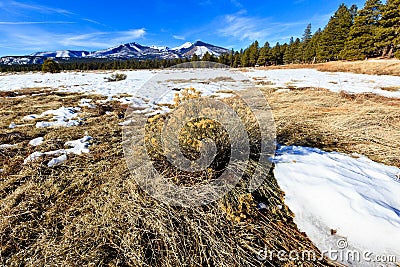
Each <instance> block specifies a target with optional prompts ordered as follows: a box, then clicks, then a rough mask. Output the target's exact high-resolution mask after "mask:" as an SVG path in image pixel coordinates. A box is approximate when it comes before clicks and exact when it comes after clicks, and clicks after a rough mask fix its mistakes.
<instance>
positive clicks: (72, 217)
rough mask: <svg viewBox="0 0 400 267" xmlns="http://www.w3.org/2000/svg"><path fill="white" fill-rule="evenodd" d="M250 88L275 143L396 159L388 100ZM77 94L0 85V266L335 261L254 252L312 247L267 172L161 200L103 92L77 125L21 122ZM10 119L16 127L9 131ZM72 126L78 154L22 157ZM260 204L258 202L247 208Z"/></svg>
mask: <svg viewBox="0 0 400 267" xmlns="http://www.w3.org/2000/svg"><path fill="white" fill-rule="evenodd" d="M262 90H263V91H264V93H265V95H266V97H267V99H268V101H269V103H270V106H271V108H272V111H273V114H274V117H275V122H276V128H277V138H278V142H279V143H281V144H285V145H302V146H312V147H318V148H321V149H324V150H327V151H340V152H345V153H349V154H352V153H359V154H363V155H365V156H368V157H370V158H371V159H373V160H375V161H378V162H382V163H385V164H388V165H394V166H398V167H400V161H399V158H400V149H399V148H400V143H399V142H400V114H399V113H398V110H399V107H400V100H398V99H389V98H384V97H380V96H376V95H371V94H364V95H350V94H347V93H340V94H337V93H332V92H329V91H326V90H323V89H319V90H313V89H304V90H291V91H288V92H276V91H275V90H274V89H271V88H270V87H266V88H263V89H262ZM21 95H24V96H25V97H21ZM16 96H18V97H16ZM82 98H92V99H93V100H94V101H95V100H100V99H104V97H102V96H97V95H83V94H70V93H60V92H55V91H52V90H50V89H48V88H42V89H35V90H23V91H19V92H18V93H16V92H8V93H2V96H1V98H0V102H1V106H0V114H1V118H2V119H1V121H0V127H1V128H2V129H4V130H3V131H2V133H1V134H0V144H16V146H15V147H11V148H0V155H1V157H0V163H1V166H2V167H1V169H2V171H1V172H0V265H31V266H43V265H63V266H76V265H89V264H93V265H96V266H97V265H99V266H199V265H200V266H260V264H264V265H265V266H270V265H273V266H299V264H303V266H334V265H337V264H334V263H331V262H329V261H327V260H324V261H320V262H313V261H305V262H301V261H299V262H291V261H289V262H287V261H280V260H279V259H277V258H276V257H274V258H273V259H272V260H271V261H269V262H263V263H260V262H259V261H258V260H257V257H256V256H257V252H258V251H259V250H261V249H264V247H265V246H268V247H269V249H275V250H281V249H284V250H287V251H289V250H297V251H301V250H313V251H315V252H316V254H317V255H318V253H319V252H318V249H317V248H316V247H315V246H314V245H313V244H312V242H311V241H310V240H309V239H308V238H307V236H306V235H305V234H304V233H301V232H300V231H299V230H298V229H297V226H296V224H295V223H294V222H293V216H294V215H293V214H292V212H291V211H290V209H289V207H287V206H286V205H285V203H284V193H283V192H282V191H281V190H280V188H279V186H278V184H277V182H276V180H275V178H274V176H273V173H272V171H270V172H269V173H268V174H267V170H266V175H268V178H267V179H266V181H265V182H264V184H263V185H262V186H261V188H260V189H258V190H257V191H255V192H254V193H252V194H249V193H248V192H247V191H246V190H245V186H244V185H243V184H239V185H238V186H237V187H236V189H235V190H233V191H232V192H231V193H229V194H228V195H227V196H226V197H225V198H223V199H221V200H220V201H218V202H216V203H213V204H210V205H207V206H202V207H198V208H176V207H171V206H168V205H166V204H163V203H160V202H158V201H156V200H154V199H153V198H151V197H150V196H148V195H147V194H146V193H145V192H143V191H142V190H141V189H140V188H138V186H137V184H136V183H135V181H134V179H133V178H132V176H131V174H130V172H129V170H128V168H127V166H126V163H125V159H124V154H123V149H122V144H121V143H122V139H121V138H122V127H121V126H120V125H118V124H119V123H121V122H123V121H124V112H125V108H126V106H124V105H121V104H120V103H119V102H109V103H107V104H98V105H97V107H96V108H86V107H84V108H82V114H80V117H82V118H83V124H82V125H80V126H77V127H69V128H35V127H34V122H35V121H29V122H27V121H23V120H22V118H23V117H24V116H26V115H29V114H40V113H41V112H43V111H46V110H49V109H57V108H59V107H61V106H65V107H69V106H77V105H78V103H79V101H80V99H82ZM138 116H139V115H138ZM11 122H14V123H16V124H17V125H22V126H20V127H17V128H14V129H9V128H8V125H9V124H10V123H11ZM84 135H90V136H92V137H93V140H92V141H91V146H90V153H88V154H82V155H68V161H67V162H66V163H64V164H62V165H61V166H57V167H52V168H51V167H48V166H47V163H48V162H49V160H50V159H51V157H48V156H45V157H43V158H40V159H39V160H37V161H35V162H32V163H29V164H25V165H24V164H23V162H24V159H25V158H26V157H27V156H28V155H29V154H31V153H32V152H34V151H42V152H45V151H50V150H56V149H62V148H64V143H65V142H66V141H70V140H75V139H79V138H82V137H83V136H84ZM36 137H44V140H45V141H44V143H43V144H41V145H39V146H38V147H32V146H30V145H28V142H29V141H30V140H32V139H33V138H36ZM354 156H356V155H354ZM260 202H263V203H266V204H267V206H268V208H267V210H263V211H260V210H258V209H257V208H256V205H257V203H260Z"/></svg>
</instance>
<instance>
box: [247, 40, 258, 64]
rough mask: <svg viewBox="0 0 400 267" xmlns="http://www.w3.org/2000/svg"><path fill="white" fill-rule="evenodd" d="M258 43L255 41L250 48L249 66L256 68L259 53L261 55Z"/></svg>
mask: <svg viewBox="0 0 400 267" xmlns="http://www.w3.org/2000/svg"><path fill="white" fill-rule="evenodd" d="M259 49H260V47H259V45H258V41H257V40H256V41H254V43H252V44H251V45H250V47H249V48H248V50H249V66H251V67H254V66H255V65H256V64H257V59H258V53H259Z"/></svg>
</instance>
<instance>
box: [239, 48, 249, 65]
mask: <svg viewBox="0 0 400 267" xmlns="http://www.w3.org/2000/svg"><path fill="white" fill-rule="evenodd" d="M249 62H250V51H249V49H245V50H244V51H243V53H242V57H241V59H240V65H241V66H242V67H248V66H249Z"/></svg>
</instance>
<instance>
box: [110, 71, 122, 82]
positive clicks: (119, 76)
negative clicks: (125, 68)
mask: <svg viewBox="0 0 400 267" xmlns="http://www.w3.org/2000/svg"><path fill="white" fill-rule="evenodd" d="M106 79H107V81H108V82H118V81H122V80H125V79H126V74H124V73H113V74H111V76H110V77H107V78H106Z"/></svg>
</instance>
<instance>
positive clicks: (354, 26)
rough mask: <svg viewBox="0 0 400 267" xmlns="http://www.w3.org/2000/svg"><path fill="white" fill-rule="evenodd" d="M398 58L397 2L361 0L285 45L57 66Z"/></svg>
mask: <svg viewBox="0 0 400 267" xmlns="http://www.w3.org/2000/svg"><path fill="white" fill-rule="evenodd" d="M376 57H384V58H392V57H396V58H400V0H387V1H386V3H385V4H383V3H382V2H381V1H380V0H367V1H366V2H365V4H364V7H363V8H361V9H358V7H357V6H356V5H352V6H351V7H347V6H346V5H345V4H341V5H340V6H339V8H338V9H337V10H336V12H335V13H334V15H333V16H331V18H330V19H329V22H328V24H327V25H326V26H325V28H324V29H317V30H316V31H315V32H314V33H313V32H312V28H311V24H308V25H307V27H306V29H305V30H304V33H303V34H302V36H301V38H296V39H295V38H293V37H292V38H290V40H289V42H288V43H284V44H280V43H276V44H275V45H274V46H271V45H270V44H269V42H265V44H264V45H263V46H262V47H260V45H259V42H258V41H254V42H253V43H252V44H251V45H250V46H249V47H247V48H246V49H241V50H240V51H234V50H231V51H230V53H227V54H222V55H220V56H219V57H215V56H213V55H211V54H209V53H206V54H205V55H204V56H203V57H202V58H199V57H198V56H197V55H194V56H193V57H192V58H191V59H187V58H186V59H180V58H178V59H171V60H165V59H148V60H137V59H132V60H116V59H114V60H111V59H91V60H88V59H78V60H76V59H74V60H61V61H59V62H58V63H59V66H60V69H61V70H77V69H79V70H97V69H105V70H107V69H149V68H166V67H170V66H173V65H176V64H179V63H184V62H188V61H198V60H203V61H213V62H218V63H222V64H226V65H229V66H231V67H252V66H267V65H282V64H292V63H307V64H308V63H317V62H327V61H334V60H359V59H366V58H376ZM28 70H41V66H40V65H11V66H7V65H0V71H28Z"/></svg>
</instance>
